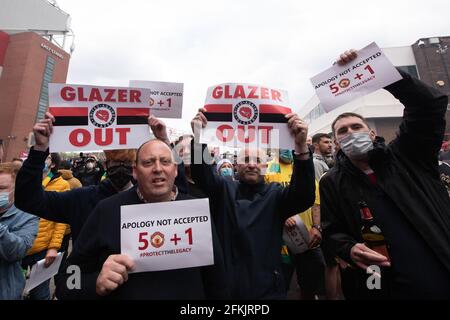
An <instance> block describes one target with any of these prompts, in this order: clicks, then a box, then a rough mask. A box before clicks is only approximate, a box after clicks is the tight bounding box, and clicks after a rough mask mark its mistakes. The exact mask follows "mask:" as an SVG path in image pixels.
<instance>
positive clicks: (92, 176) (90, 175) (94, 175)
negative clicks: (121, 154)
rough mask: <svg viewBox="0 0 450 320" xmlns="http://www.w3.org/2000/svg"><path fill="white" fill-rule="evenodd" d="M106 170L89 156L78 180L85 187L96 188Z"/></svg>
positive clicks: (78, 175)
mask: <svg viewBox="0 0 450 320" xmlns="http://www.w3.org/2000/svg"><path fill="white" fill-rule="evenodd" d="M103 173H104V170H103V168H102V167H101V165H100V163H99V162H98V161H97V159H96V158H95V157H94V156H89V157H87V158H86V160H85V165H84V169H83V170H82V171H81V172H79V173H78V174H77V178H78V180H80V182H81V184H82V185H83V186H85V187H87V186H95V185H97V184H99V183H100V180H101V178H102V176H103Z"/></svg>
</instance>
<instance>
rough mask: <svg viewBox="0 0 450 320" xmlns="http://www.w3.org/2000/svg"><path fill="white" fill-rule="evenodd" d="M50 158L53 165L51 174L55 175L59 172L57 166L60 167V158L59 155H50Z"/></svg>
mask: <svg viewBox="0 0 450 320" xmlns="http://www.w3.org/2000/svg"><path fill="white" fill-rule="evenodd" d="M50 157H51V159H52V164H54V165H55V166H54V167H53V168H52V170H51V171H52V173H53V174H56V173H57V172H58V170H59V166H60V165H61V156H60V155H59V153H50Z"/></svg>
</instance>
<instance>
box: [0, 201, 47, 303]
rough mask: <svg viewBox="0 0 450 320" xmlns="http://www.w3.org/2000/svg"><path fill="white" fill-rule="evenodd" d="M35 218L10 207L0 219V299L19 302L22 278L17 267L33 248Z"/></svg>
mask: <svg viewBox="0 0 450 320" xmlns="http://www.w3.org/2000/svg"><path fill="white" fill-rule="evenodd" d="M38 225H39V218H38V217H36V216H32V215H30V214H28V213H26V212H23V211H21V210H19V209H17V208H16V207H15V206H14V205H13V206H12V207H11V208H9V209H8V210H7V211H6V212H5V213H4V214H3V215H1V216H0V300H17V299H22V291H23V289H24V287H25V278H24V275H23V272H22V267H21V265H20V263H21V260H22V258H23V257H25V255H26V253H27V251H28V249H30V248H31V246H32V245H33V242H34V239H35V238H36V235H37V231H38Z"/></svg>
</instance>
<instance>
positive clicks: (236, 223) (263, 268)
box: [191, 143, 315, 299]
mask: <svg viewBox="0 0 450 320" xmlns="http://www.w3.org/2000/svg"><path fill="white" fill-rule="evenodd" d="M205 147H206V146H205V145H199V144H194V143H192V153H191V155H192V162H191V163H192V164H191V173H192V178H193V180H194V181H195V183H196V185H198V186H199V187H200V188H201V189H202V190H203V191H204V192H205V193H206V194H207V195H208V197H209V200H210V208H211V214H212V215H213V219H214V222H215V225H216V228H217V232H218V235H219V239H220V241H221V245H222V248H223V250H224V259H225V267H226V271H227V274H228V279H229V281H230V286H231V288H230V290H231V298H233V299H282V298H284V297H285V294H286V291H285V285H284V280H283V275H282V274H281V254H280V248H281V245H282V243H281V242H282V229H283V224H284V221H285V219H286V218H288V217H289V216H292V215H293V214H295V213H297V212H302V211H304V210H306V209H307V208H309V207H311V206H312V205H313V202H314V193H315V190H314V188H315V185H314V183H315V182H314V167H313V160H312V156H311V159H309V160H305V161H302V160H295V161H294V171H293V174H292V178H291V183H290V186H289V187H287V188H283V187H282V186H281V185H280V184H277V183H271V184H268V185H266V184H264V182H263V181H261V183H259V184H256V185H249V184H245V183H241V182H238V181H231V180H229V179H224V178H223V177H220V176H218V175H217V174H216V173H215V170H214V168H213V167H212V166H210V165H207V164H205V163H202V164H195V160H196V159H195V155H196V154H204V153H203V151H202V150H204V148H205ZM195 149H196V150H195ZM200 149H201V150H200ZM196 152H197V153H196ZM198 152H201V153H198Z"/></svg>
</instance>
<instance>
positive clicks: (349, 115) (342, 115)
mask: <svg viewBox="0 0 450 320" xmlns="http://www.w3.org/2000/svg"><path fill="white" fill-rule="evenodd" d="M350 117H356V118H360V119H361V120H362V121H363V122H364V123H365V124H366V126H367V127H368V128H369V129H370V125H369V123H368V122H367V120H366V119H364V117H363V116H362V115H360V114H357V113H354V112H345V113H342V114H340V115H338V116H337V118H336V119H334V121H333V123H332V124H331V130H332V131H331V132H332V133H333V137H336V131H335V130H334V125H335V124H336V122H337V121H338V120H340V119H343V118H350Z"/></svg>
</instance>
